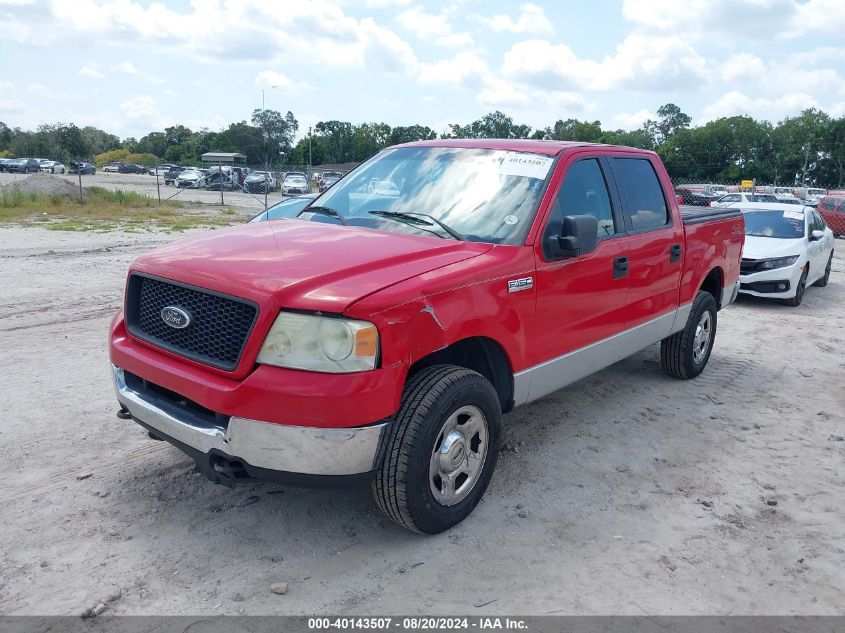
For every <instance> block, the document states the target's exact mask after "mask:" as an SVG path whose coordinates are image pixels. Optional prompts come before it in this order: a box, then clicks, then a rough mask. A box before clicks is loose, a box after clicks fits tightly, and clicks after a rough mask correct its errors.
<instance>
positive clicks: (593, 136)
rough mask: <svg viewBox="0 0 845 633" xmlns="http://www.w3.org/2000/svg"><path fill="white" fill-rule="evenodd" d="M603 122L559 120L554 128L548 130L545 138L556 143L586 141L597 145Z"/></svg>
mask: <svg viewBox="0 0 845 633" xmlns="http://www.w3.org/2000/svg"><path fill="white" fill-rule="evenodd" d="M601 135H602V131H601V121H592V122H590V121H578V120H577V119H566V120H565V121H563V120H560V119H559V120H557V121H555V124H554V125H553V126H552V127H547V128H546V133H545V136H547V137H549V138H553V139H554V140H556V141H584V142H586V143H597V142H598V141H599V139H600V138H601Z"/></svg>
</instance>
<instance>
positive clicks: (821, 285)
mask: <svg viewBox="0 0 845 633" xmlns="http://www.w3.org/2000/svg"><path fill="white" fill-rule="evenodd" d="M832 265H833V251H830V257H828V258H827V268H825V269H824V277H822V278H821V279H817V280H816V283H814V284H813V285H814V286H817V287H819V288H824V287H825V286H826V285H827V282H828V281H830V267H831V266H832Z"/></svg>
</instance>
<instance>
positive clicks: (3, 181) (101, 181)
mask: <svg viewBox="0 0 845 633" xmlns="http://www.w3.org/2000/svg"><path fill="white" fill-rule="evenodd" d="M31 175H32V174H26V175H24V174H7V173H0V186H3V185H8V184H11V183H13V182H17V181H19V180H22V179H24V178H27V177H29V176H31ZM46 175H48V176H50V177H52V178H57V179H64V180H67V181H68V182H70V183H72V184H74V185H77V186H78V184H79V176H77V175H75V174H65V175H60V174H46ZM82 186H83V187H93V186H97V187H103V188H105V189H111V190H115V189H123V190H124V191H135V192H137V193H141V194H145V195H148V196H150V197H152V198H156V197H157V196H158V195H159V191H160V192H161V199H162V201H164V200H165V199H167V198H170V197H171V196H173V200H181V201H183V202H204V203H208V204H221V203H220V192H219V191H206V190H205V189H177V188H176V187H174V186H173V185H167V186H165V184H164V179H163V178H162V177H159V187H158V188H156V178H155V176H150V175H147V174H115V173H111V172H109V173H106V172H102V171H98V172H97V173H96V174H93V175H90V174H89V175H85V176H82ZM283 199H284V198H283V196H282V194H281V192H280V191H274V192H273V193H270V194H268V195H267V202H268V205H269V206H272V205H274V204H276V203H277V202H279V201H280V200H283ZM223 204H224V205H231V206H233V207H237V208H239V209H244V210H251V209H255V210H256V211H258V210H262V209H264V194H248V193H244V192H243V191H224V192H223Z"/></svg>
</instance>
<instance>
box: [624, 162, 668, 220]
mask: <svg viewBox="0 0 845 633" xmlns="http://www.w3.org/2000/svg"><path fill="white" fill-rule="evenodd" d="M613 173H614V175H615V176H616V179H617V181H618V182H619V183H620V184H621V185H622V190H623V191H624V195H625V198H626V199H627V202H628V214H629V215H630V218H631V230H632V231H647V230H649V229H657V228H660V227H663V226H666V225H667V224H669V208H668V207H667V205H666V198H665V197H664V196H663V188H662V187H661V186H660V181H659V180H658V179H657V174H656V173H655V171H654V166H652V164H651V161H649V160H646V159H644V158H614V159H613Z"/></svg>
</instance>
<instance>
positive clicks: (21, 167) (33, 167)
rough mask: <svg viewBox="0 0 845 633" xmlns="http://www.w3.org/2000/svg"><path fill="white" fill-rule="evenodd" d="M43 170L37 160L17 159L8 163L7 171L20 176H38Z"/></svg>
mask: <svg viewBox="0 0 845 633" xmlns="http://www.w3.org/2000/svg"><path fill="white" fill-rule="evenodd" d="M40 169H41V164H40V163H39V162H38V159H37V158H16V159H14V160H12V161H11V162H8V163H6V171H8V172H10V173H18V174H36V173H38V171H39V170H40Z"/></svg>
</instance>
